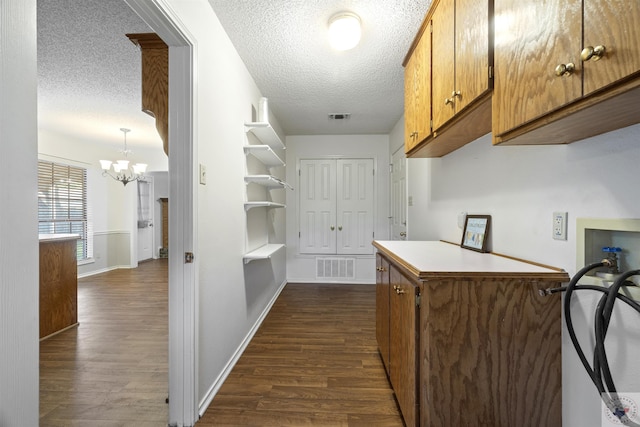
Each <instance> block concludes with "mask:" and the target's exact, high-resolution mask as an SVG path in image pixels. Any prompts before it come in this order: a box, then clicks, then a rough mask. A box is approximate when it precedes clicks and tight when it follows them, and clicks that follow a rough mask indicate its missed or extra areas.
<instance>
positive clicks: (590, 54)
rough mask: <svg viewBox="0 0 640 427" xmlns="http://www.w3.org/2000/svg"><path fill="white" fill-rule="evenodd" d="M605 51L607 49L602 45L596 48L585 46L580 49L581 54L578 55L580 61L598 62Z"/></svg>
mask: <svg viewBox="0 0 640 427" xmlns="http://www.w3.org/2000/svg"><path fill="white" fill-rule="evenodd" d="M606 51H607V48H606V47H604V46H602V45H599V46H596V47H593V46H587V47H585V48H584V49H582V52H581V53H580V59H582V60H583V61H599V60H601V59H602V57H603V56H604V54H605V52H606Z"/></svg>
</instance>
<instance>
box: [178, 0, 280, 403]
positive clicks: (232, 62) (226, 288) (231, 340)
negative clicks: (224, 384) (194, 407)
mask: <svg viewBox="0 0 640 427" xmlns="http://www.w3.org/2000/svg"><path fill="white" fill-rule="evenodd" d="M167 3H168V4H169V5H170V7H171V8H172V10H173V11H174V12H175V14H176V16H177V17H178V18H179V20H180V21H181V23H182V24H183V25H184V26H185V27H186V28H188V29H189V33H190V36H191V37H192V38H193V39H194V42H195V47H194V55H195V58H196V61H195V67H196V68H195V74H196V75H195V79H194V80H195V98H194V99H195V102H196V104H195V143H196V149H195V153H194V155H195V162H196V163H200V164H202V165H204V166H205V167H206V169H207V184H206V185H198V188H197V189H196V190H197V226H196V227H197V230H196V233H197V234H196V236H197V247H196V248H195V254H196V262H197V267H198V278H197V281H198V283H197V286H198V300H199V305H198V321H197V323H198V326H197V329H198V357H197V358H198V368H197V375H198V397H199V399H200V402H201V408H200V409H201V411H202V410H204V409H205V408H206V406H207V405H208V402H209V400H210V399H211V398H212V397H213V394H214V393H215V392H216V390H217V387H219V386H220V385H221V381H222V380H223V379H224V376H225V375H226V373H227V372H228V371H229V369H230V368H231V363H233V361H234V358H235V357H237V356H238V353H237V352H238V350H239V349H241V348H242V346H243V345H244V344H245V343H246V341H245V340H246V338H247V337H249V336H250V334H251V333H252V332H253V328H254V326H256V322H258V320H259V318H260V316H261V315H262V313H263V311H264V309H265V308H266V307H267V306H268V304H269V303H270V301H271V300H272V298H273V297H274V296H275V295H276V294H277V292H278V290H279V288H280V286H281V285H282V284H283V282H284V280H285V264H284V257H278V256H276V257H274V258H272V259H271V260H270V261H265V262H266V263H262V261H259V262H256V261H254V262H251V263H249V264H247V265H246V266H245V265H244V263H243V259H242V258H243V254H244V253H245V250H246V235H245V233H246V225H247V217H246V215H245V211H244V200H245V184H244V174H245V170H246V158H245V155H244V150H243V146H244V145H245V143H246V135H245V129H244V123H245V122H250V121H251V120H252V107H253V108H255V109H256V110H257V105H258V101H259V99H260V97H261V93H260V91H259V90H258V88H257V86H256V84H255V82H254V81H253V79H252V77H251V76H250V75H249V73H248V71H247V69H246V67H245V66H244V63H243V62H242V60H241V59H240V57H239V55H238V53H237V52H236V50H235V48H234V47H233V45H232V44H231V41H230V40H229V39H228V37H227V35H226V34H225V32H224V31H223V28H222V25H221V24H220V22H219V20H218V18H217V17H216V16H215V14H214V13H213V11H212V9H211V7H210V6H209V3H208V2H207V1H205V0H197V1H188V2H185V1H180V0H171V1H167ZM170 55H171V53H170ZM272 122H273V124H274V125H275V126H276V127H278V126H277V123H276V122H275V120H273V117H272ZM196 170H197V167H196ZM279 227H282V225H280V226H279Z"/></svg>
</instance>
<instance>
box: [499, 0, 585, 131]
mask: <svg viewBox="0 0 640 427" xmlns="http://www.w3.org/2000/svg"><path fill="white" fill-rule="evenodd" d="M581 13H582V6H581V1H575V0H569V1H567V0H550V1H546V2H540V1H539V0H525V1H523V0H496V2H495V46H496V49H495V61H494V62H495V82H494V84H495V86H494V89H493V132H494V134H495V135H501V134H502V133H504V132H505V131H508V130H510V129H513V128H515V127H516V126H518V125H520V124H522V123H525V122H527V121H530V120H532V119H535V118H536V117H539V116H541V115H543V114H544V113H546V112H548V111H551V110H554V109H556V108H558V107H561V106H563V105H566V104H567V103H569V102H571V101H573V100H575V99H577V98H579V97H580V96H581V91H582V82H581V81H580V75H579V73H577V72H573V73H571V74H567V75H564V76H557V75H556V68H557V67H558V66H561V65H562V64H564V65H565V66H568V64H574V68H575V67H579V66H580V40H581V33H582V19H581ZM561 34H562V36H561V37H559V35H561ZM569 67H570V66H569Z"/></svg>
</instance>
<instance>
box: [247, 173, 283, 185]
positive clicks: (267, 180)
mask: <svg viewBox="0 0 640 427" xmlns="http://www.w3.org/2000/svg"><path fill="white" fill-rule="evenodd" d="M244 182H245V183H247V184H249V183H255V184H258V185H262V186H263V187H266V188H285V187H287V186H288V185H289V184H287V183H286V182H284V181H282V180H281V179H279V178H276V177H275V176H272V175H247V176H245V177H244Z"/></svg>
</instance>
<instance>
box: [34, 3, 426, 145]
mask: <svg viewBox="0 0 640 427" xmlns="http://www.w3.org/2000/svg"><path fill="white" fill-rule="evenodd" d="M209 3H210V4H211V6H212V8H213V9H214V10H215V12H216V14H217V15H218V17H219V18H220V21H221V22H222V25H223V26H224V28H225V30H226V32H227V33H228V34H229V37H230V39H231V41H232V42H233V44H234V45H235V47H236V48H237V50H238V52H239V53H240V56H241V57H242V59H243V60H244V62H245V64H246V66H247V68H248V69H249V72H250V73H251V75H252V76H253V77H254V79H255V81H256V84H257V85H258V87H259V88H260V90H261V91H262V93H263V95H264V96H266V97H267V98H269V109H270V110H271V111H272V112H273V113H274V114H275V116H276V117H277V118H278V120H279V122H280V124H281V126H282V128H283V130H284V132H285V133H286V134H287V135H309V134H317V135H322V134H386V133H389V131H390V130H391V129H392V127H393V126H394V125H395V123H396V122H397V121H398V119H399V118H400V116H401V115H402V111H403V68H402V60H403V58H404V56H405V54H406V53H407V51H408V49H409V46H410V45H411V42H412V40H413V38H414V36H415V33H416V31H417V30H418V28H419V26H420V24H421V22H422V19H423V17H424V15H425V13H426V11H427V9H428V7H429V4H430V1H428V0H350V1H349V0H322V1H320V0H209ZM344 10H349V11H351V12H355V13H357V14H358V15H359V16H360V18H361V20H362V25H363V35H362V40H361V42H360V44H359V45H358V46H357V47H356V48H354V49H352V50H349V51H345V52H338V51H334V50H332V49H331V48H330V47H329V45H328V41H327V37H326V30H327V23H328V20H329V18H330V17H331V16H332V15H333V14H335V13H336V12H339V11H344ZM151 31H152V30H151V29H150V28H149V27H148V26H147V25H146V24H145V23H144V22H143V21H142V20H141V19H140V18H139V17H138V16H137V15H136V14H135V13H134V12H133V11H132V10H131V9H130V8H129V7H128V6H127V5H126V3H124V1H123V0H38V74H39V87H38V91H39V93H38V105H39V107H38V112H39V127H40V128H41V129H42V130H45V131H47V130H48V131H55V132H59V133H61V134H65V135H70V136H72V137H75V138H81V139H86V140H87V141H92V142H103V143H109V144H121V142H122V133H121V132H120V130H119V129H120V128H121V127H127V128H130V129H132V131H131V132H130V133H129V134H128V136H127V141H128V142H129V143H130V144H131V145H132V146H135V145H157V144H161V142H160V138H159V136H158V135H157V132H156V130H155V125H154V119H153V118H151V117H149V116H148V115H146V114H145V113H143V112H142V111H141V109H140V108H141V105H140V104H141V101H140V52H139V50H138V48H137V47H136V46H135V45H133V43H131V42H130V41H129V39H128V38H127V37H126V36H125V34H127V33H142V32H151ZM330 113H350V114H351V118H350V119H348V120H344V121H330V120H329V119H328V114H330Z"/></svg>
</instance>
